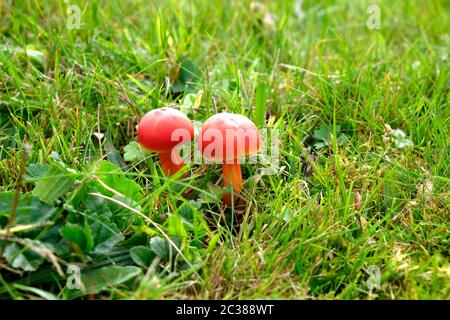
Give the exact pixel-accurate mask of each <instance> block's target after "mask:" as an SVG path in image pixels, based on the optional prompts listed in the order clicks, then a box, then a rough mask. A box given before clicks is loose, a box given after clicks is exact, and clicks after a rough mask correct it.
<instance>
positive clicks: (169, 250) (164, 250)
mask: <svg viewBox="0 0 450 320" xmlns="http://www.w3.org/2000/svg"><path fill="white" fill-rule="evenodd" d="M171 240H172V241H173V242H174V244H175V245H176V246H177V247H179V242H180V241H179V240H178V239H177V238H171ZM150 248H151V249H152V251H153V252H154V253H155V254H156V255H157V256H158V257H160V258H162V259H164V260H166V261H168V260H170V259H171V258H173V257H175V256H176V254H177V251H176V249H175V248H173V247H172V245H171V244H170V243H169V242H168V241H167V240H166V239H163V238H161V237H153V238H151V239H150Z"/></svg>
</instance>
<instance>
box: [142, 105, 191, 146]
mask: <svg viewBox="0 0 450 320" xmlns="http://www.w3.org/2000/svg"><path fill="white" fill-rule="evenodd" d="M137 131H138V141H139V144H140V145H141V146H142V147H143V148H144V149H147V150H148V151H152V152H164V151H168V150H171V149H172V148H173V147H175V146H176V145H177V144H179V143H180V142H182V141H183V140H184V141H185V142H186V139H188V140H189V141H190V140H192V139H193V138H194V127H193V126H192V123H191V121H190V120H189V118H188V117H187V116H186V115H185V114H184V113H183V112H181V111H179V110H176V109H173V108H161V109H155V110H152V111H150V112H148V113H147V114H145V115H144V117H143V118H142V119H141V121H140V122H139V125H138V130H137Z"/></svg>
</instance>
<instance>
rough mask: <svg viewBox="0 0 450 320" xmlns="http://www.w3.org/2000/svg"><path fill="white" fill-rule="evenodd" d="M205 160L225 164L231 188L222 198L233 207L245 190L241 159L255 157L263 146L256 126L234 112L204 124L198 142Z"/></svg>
mask: <svg viewBox="0 0 450 320" xmlns="http://www.w3.org/2000/svg"><path fill="white" fill-rule="evenodd" d="M197 143H198V145H199V148H200V150H201V153H202V155H203V157H204V158H206V159H207V160H210V161H213V162H219V163H222V170H223V180H224V187H228V186H231V187H232V189H233V193H234V194H235V196H234V199H233V197H232V196H231V192H230V193H227V194H226V195H225V196H224V198H223V199H222V200H223V202H224V203H225V204H227V205H228V206H231V205H232V203H233V200H234V202H235V203H236V201H237V196H238V194H239V193H240V192H241V190H242V187H243V182H242V173H241V160H242V158H243V157H245V156H248V155H252V154H256V153H258V151H259V148H260V146H261V137H260V135H259V132H258V128H257V127H256V125H255V124H254V123H253V122H252V121H251V120H250V119H248V118H247V117H245V116H243V115H240V114H233V113H227V112H223V113H219V114H216V115H214V116H212V117H211V118H209V119H208V120H206V122H205V123H204V124H203V126H202V129H201V131H200V133H199V138H198V141H197Z"/></svg>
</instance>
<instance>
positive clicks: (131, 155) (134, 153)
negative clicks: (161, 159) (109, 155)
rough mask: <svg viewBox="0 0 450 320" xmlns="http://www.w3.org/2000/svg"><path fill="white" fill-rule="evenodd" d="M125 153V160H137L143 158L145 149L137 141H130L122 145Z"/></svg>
mask: <svg viewBox="0 0 450 320" xmlns="http://www.w3.org/2000/svg"><path fill="white" fill-rule="evenodd" d="M124 151H125V154H124V155H123V158H124V160H125V161H127V162H138V161H142V160H144V159H145V151H144V150H142V148H141V147H140V146H139V143H137V142H136V141H132V142H130V143H129V144H127V145H126V146H125V147H124Z"/></svg>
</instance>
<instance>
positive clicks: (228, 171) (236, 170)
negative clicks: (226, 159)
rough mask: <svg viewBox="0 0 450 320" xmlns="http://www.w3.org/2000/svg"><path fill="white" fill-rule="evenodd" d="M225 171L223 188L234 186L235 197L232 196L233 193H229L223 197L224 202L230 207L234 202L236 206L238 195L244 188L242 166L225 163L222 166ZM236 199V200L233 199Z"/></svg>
mask: <svg viewBox="0 0 450 320" xmlns="http://www.w3.org/2000/svg"><path fill="white" fill-rule="evenodd" d="M222 170H223V186H224V187H228V186H232V188H233V193H234V197H232V196H231V192H229V193H227V194H226V195H225V196H224V197H223V199H222V200H223V202H225V203H226V204H227V205H228V206H229V207H231V206H232V204H233V200H234V203H235V205H236V204H237V200H238V196H237V195H238V194H239V192H241V190H242V187H243V182H242V172H241V165H240V164H239V163H231V164H230V163H224V164H222ZM233 198H234V199H233Z"/></svg>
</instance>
